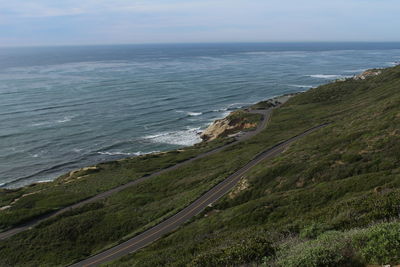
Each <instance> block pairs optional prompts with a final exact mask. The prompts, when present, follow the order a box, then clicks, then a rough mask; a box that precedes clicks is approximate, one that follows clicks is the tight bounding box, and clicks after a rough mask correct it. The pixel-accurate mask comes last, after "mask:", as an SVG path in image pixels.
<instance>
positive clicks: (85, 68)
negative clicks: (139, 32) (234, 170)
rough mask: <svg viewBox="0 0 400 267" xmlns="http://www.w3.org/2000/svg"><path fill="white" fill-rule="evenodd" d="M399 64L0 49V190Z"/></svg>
mask: <svg viewBox="0 0 400 267" xmlns="http://www.w3.org/2000/svg"><path fill="white" fill-rule="evenodd" d="M398 61H400V44H398V43H265V44H261V43H260V44H175V45H171V44H169V45H116V46H86V47H79V46H75V47H73V46H71V47H36V48H1V49H0V185H1V186H3V187H11V188H12V187H18V186H22V185H26V184H29V183H33V182H38V181H45V180H51V179H54V178H56V177H57V176H59V175H61V174H63V173H65V172H67V171H70V170H73V169H76V168H80V167H84V166H89V165H92V164H95V163H98V162H102V161H108V160H114V159H118V158H121V157H128V156H137V155H141V154H146V153H151V152H154V151H165V150H171V149H176V148H180V147H184V146H190V145H193V144H195V143H197V142H200V141H201V140H200V138H199V135H198V133H199V132H201V131H202V130H203V129H204V128H205V127H207V125H209V124H210V123H211V122H212V121H213V120H215V119H217V118H221V117H224V116H226V115H227V114H228V113H229V112H230V111H232V110H235V109H238V108H241V107H244V106H247V105H250V104H252V103H255V102H257V101H260V100H263V99H267V98H270V97H273V96H277V95H282V94H286V93H293V92H298V91H304V90H307V89H309V88H311V87H315V86H318V85H320V84H323V83H327V82H329V81H331V80H335V79H339V78H344V77H351V76H352V75H355V74H357V73H360V72H362V71H363V70H366V69H368V68H375V67H389V66H393V65H395V64H396V62H398Z"/></svg>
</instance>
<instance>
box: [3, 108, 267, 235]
mask: <svg viewBox="0 0 400 267" xmlns="http://www.w3.org/2000/svg"><path fill="white" fill-rule="evenodd" d="M249 112H251V113H257V114H261V115H263V119H262V121H261V123H260V124H259V125H258V127H257V129H256V130H254V131H250V132H245V133H244V134H242V135H240V136H238V137H237V138H236V140H235V141H234V142H232V143H229V144H226V145H224V146H221V147H218V148H216V149H213V150H210V151H208V152H205V153H203V154H200V155H198V156H196V157H193V158H191V159H188V160H185V161H183V162H180V163H177V164H175V165H173V166H171V167H168V168H165V169H162V170H160V171H157V172H154V173H152V174H151V175H147V176H143V177H141V178H138V179H136V180H133V181H131V182H128V183H126V184H123V185H120V186H117V187H115V188H113V189H110V190H108V191H105V192H103V193H100V194H98V195H95V196H93V197H90V198H88V199H85V200H82V201H80V202H78V203H75V204H73V205H70V206H68V207H65V208H62V209H59V210H57V211H54V212H51V213H47V214H44V215H42V216H39V217H37V218H35V219H33V220H31V221H29V222H26V223H24V224H21V225H19V226H17V227H14V228H12V229H9V230H7V231H4V232H1V233H0V240H4V239H6V238H9V237H11V236H13V235H16V234H18V233H21V232H23V231H26V230H29V229H31V228H33V227H35V226H36V225H38V224H39V223H41V222H42V221H44V220H46V219H49V218H52V217H55V216H57V215H60V214H62V213H65V212H67V211H70V210H72V209H76V208H79V207H82V206H83V205H85V204H88V203H93V202H96V201H98V200H101V199H104V198H107V197H109V196H111V195H113V194H115V193H118V192H120V191H122V190H124V189H125V188H128V187H131V186H134V185H136V184H138V183H141V182H143V181H146V180H148V179H150V178H152V177H154V176H157V175H160V174H163V173H165V172H168V171H172V170H175V169H177V168H180V167H182V166H184V165H186V164H188V163H190V162H193V161H195V160H198V159H201V158H204V157H206V156H210V155H212V154H215V153H217V152H219V151H221V150H223V149H225V148H227V147H230V146H233V145H235V144H237V143H238V142H242V141H245V140H247V139H249V138H251V137H252V136H254V135H256V134H258V133H260V132H261V131H262V130H264V128H265V127H266V125H267V122H268V120H269V118H270V116H271V113H272V109H267V110H249Z"/></svg>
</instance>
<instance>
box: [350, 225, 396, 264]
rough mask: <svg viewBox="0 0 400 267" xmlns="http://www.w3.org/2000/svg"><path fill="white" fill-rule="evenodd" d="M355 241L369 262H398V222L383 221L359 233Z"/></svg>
mask: <svg viewBox="0 0 400 267" xmlns="http://www.w3.org/2000/svg"><path fill="white" fill-rule="evenodd" d="M355 239H356V240H355V242H356V243H357V245H356V246H357V247H358V249H359V251H360V254H361V255H362V257H363V258H364V259H365V261H366V262H367V263H369V264H399V263H400V223H398V222H396V223H384V224H378V225H375V226H372V227H371V228H369V229H367V230H365V231H363V232H361V233H359V234H358V235H357V236H356V238H355Z"/></svg>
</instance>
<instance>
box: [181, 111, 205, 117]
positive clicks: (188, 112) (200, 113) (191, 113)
mask: <svg viewBox="0 0 400 267" xmlns="http://www.w3.org/2000/svg"><path fill="white" fill-rule="evenodd" d="M175 112H177V113H186V115H188V116H191V117H194V116H200V115H203V112H191V111H183V110H175Z"/></svg>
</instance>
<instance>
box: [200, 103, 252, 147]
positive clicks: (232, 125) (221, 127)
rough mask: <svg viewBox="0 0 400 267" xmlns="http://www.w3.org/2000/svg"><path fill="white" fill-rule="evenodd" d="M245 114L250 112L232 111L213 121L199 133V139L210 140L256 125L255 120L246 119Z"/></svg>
mask: <svg viewBox="0 0 400 267" xmlns="http://www.w3.org/2000/svg"><path fill="white" fill-rule="evenodd" d="M247 114H250V113H248V112H246V111H243V110H238V111H234V112H232V113H231V114H229V116H227V117H226V118H223V119H220V120H216V121H214V122H213V123H212V124H211V125H210V126H209V127H208V128H207V129H206V130H205V131H204V132H203V133H201V135H200V137H201V139H203V141H212V140H214V139H216V138H218V137H226V136H229V135H231V134H235V133H237V132H239V131H242V130H246V129H251V128H254V127H257V123H256V122H252V121H250V120H248V119H247V117H246V115H247ZM250 115H254V114H250Z"/></svg>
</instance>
